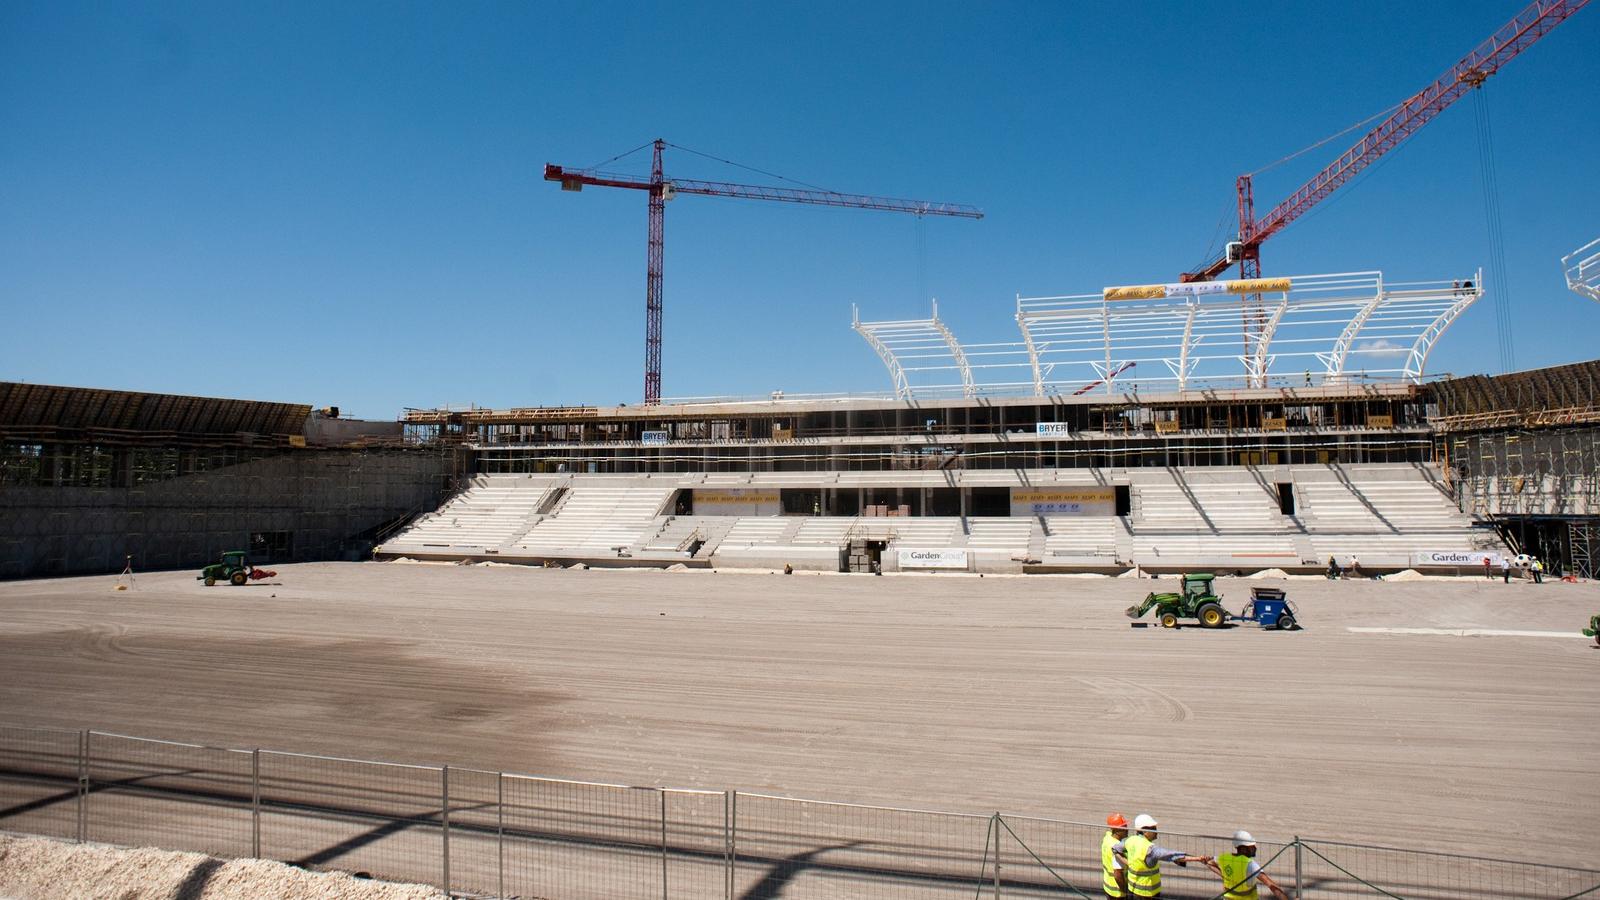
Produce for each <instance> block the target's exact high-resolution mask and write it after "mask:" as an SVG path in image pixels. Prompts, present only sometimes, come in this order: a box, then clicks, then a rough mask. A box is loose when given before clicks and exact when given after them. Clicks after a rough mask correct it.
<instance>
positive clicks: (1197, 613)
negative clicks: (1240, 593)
mask: <svg viewBox="0 0 1600 900" xmlns="http://www.w3.org/2000/svg"><path fill="white" fill-rule="evenodd" d="M1216 577H1217V576H1215V575H1213V574H1211V573H1210V572H1197V573H1190V574H1186V575H1184V576H1183V591H1182V593H1171V592H1167V593H1160V594H1157V593H1153V592H1152V593H1151V594H1150V595H1149V596H1147V597H1145V598H1144V602H1143V603H1139V604H1137V605H1135V606H1130V607H1128V610H1127V612H1128V618H1130V619H1137V618H1139V617H1141V616H1143V615H1144V614H1145V613H1147V612H1149V611H1150V610H1152V609H1153V610H1155V611H1156V621H1157V622H1160V623H1161V627H1163V628H1177V627H1178V620H1179V619H1199V620H1200V624H1201V625H1202V626H1204V627H1206V628H1220V627H1222V625H1223V623H1225V622H1227V621H1228V613H1227V610H1224V609H1223V608H1222V598H1221V597H1220V596H1218V595H1217V594H1215V593H1212V591H1211V581H1212V579H1214V578H1216Z"/></svg>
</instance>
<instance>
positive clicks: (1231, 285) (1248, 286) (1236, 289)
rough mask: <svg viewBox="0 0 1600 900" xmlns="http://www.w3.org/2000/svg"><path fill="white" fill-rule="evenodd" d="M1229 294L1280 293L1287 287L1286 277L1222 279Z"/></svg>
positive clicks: (1287, 280)
mask: <svg viewBox="0 0 1600 900" xmlns="http://www.w3.org/2000/svg"><path fill="white" fill-rule="evenodd" d="M1223 284H1225V285H1227V286H1228V293H1230V294H1281V293H1283V292H1284V291H1287V290H1288V289H1289V286H1290V285H1289V279H1287V278H1245V279H1241V280H1239V281H1224V282H1223Z"/></svg>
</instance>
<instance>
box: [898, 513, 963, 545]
mask: <svg viewBox="0 0 1600 900" xmlns="http://www.w3.org/2000/svg"><path fill="white" fill-rule="evenodd" d="M890 522H891V525H890V534H891V535H892V537H893V540H894V543H896V544H898V545H900V546H903V547H926V548H930V549H936V548H940V547H954V546H956V538H957V536H958V535H960V534H961V520H960V519H959V518H953V517H946V516H937V517H936V516H926V517H921V518H909V519H891V520H890ZM962 543H965V541H963V542H962Z"/></svg>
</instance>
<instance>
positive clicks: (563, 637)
mask: <svg viewBox="0 0 1600 900" xmlns="http://www.w3.org/2000/svg"><path fill="white" fill-rule="evenodd" d="M279 572H280V577H279V578H278V579H277V580H276V582H275V583H272V584H259V585H250V586H248V587H243V588H234V587H229V586H217V587H213V588H206V587H204V586H202V585H201V584H200V583H199V582H197V581H195V580H193V575H192V573H166V574H150V575H141V576H139V578H138V580H137V582H136V586H135V589H134V590H132V591H128V592H121V593H119V592H114V591H113V590H112V587H113V584H114V579H112V578H79V579H63V580H46V581H27V582H7V583H0V722H4V723H11V724H20V725H47V726H59V727H66V728H79V727H90V728H96V729H102V730H109V731H119V732H122V733H125V734H133V735H140V736H146V737H158V738H167V739H173V740H187V741H197V742H206V743H214V744H222V745H228V746H237V747H251V746H262V747H269V748H279V749H287V750H300V751H307V752H316V753H328V754H337V755H343V756H355V757H365V758H373V759H386V760H395V761H401V762H418V763H450V764H452V765H462V766H476V767H480V768H488V769H504V770H507V771H516V772H524V773H530V774H537V775H552V776H560V777H567V778H579V779H590V780H601V781H615V782H624V783H634V784H652V785H656V784H659V785H667V786H673V787H705V788H714V789H723V788H734V789H739V790H750V791H764V792H769V793H780V794H788V795H793V796H802V797H814V798H820V799H829V800H845V801H854V802H868V803H883V804H890V805H908V806H916V807H922V808H933V809H949V810H955V811H968V812H980V813H987V812H990V811H993V810H995V809H1002V810H1005V811H1007V812H1012V813H1019V814H1038V815H1047V816H1056V817H1060V818H1067V819H1074V820H1079V821H1092V820H1096V819H1099V818H1101V817H1103V816H1104V815H1105V813H1106V812H1107V811H1109V810H1112V809H1118V810H1123V811H1126V812H1128V813H1130V814H1131V813H1134V812H1142V811H1149V812H1153V813H1155V814H1156V815H1158V816H1159V817H1160V818H1161V821H1162V823H1163V825H1164V826H1165V828H1167V829H1169V830H1175V831H1204V832H1210V833H1217V832H1222V833H1227V832H1231V831H1232V830H1233V829H1234V828H1238V827H1248V828H1249V829H1250V830H1251V831H1252V832H1254V833H1255V834H1256V835H1257V836H1258V837H1262V838H1286V837H1288V836H1290V835H1292V834H1295V833H1300V834H1307V835H1317V836H1321V837H1327V838H1343V839H1352V840H1362V841H1373V842H1379V843H1389V844H1398V845H1413V846H1414V845H1416V844H1417V843H1418V842H1419V840H1420V842H1421V843H1424V844H1426V845H1428V846H1430V847H1434V848H1438V849H1456V850H1467V851H1482V852H1490V853H1494V854H1499V855H1508V856H1521V855H1522V850H1521V849H1519V848H1520V847H1522V846H1523V845H1524V844H1525V841H1526V839H1530V838H1535V837H1539V838H1541V839H1542V836H1545V835H1548V834H1549V833H1550V831H1551V828H1552V825H1553V824H1554V823H1562V825H1563V826H1564V827H1562V828H1561V829H1560V830H1561V833H1563V834H1564V835H1565V836H1566V837H1567V839H1569V840H1570V841H1571V842H1573V843H1575V844H1576V845H1578V846H1594V845H1596V844H1597V843H1600V804H1596V803H1595V802H1594V799H1593V773H1594V771H1595V769H1596V766H1597V764H1600V752H1597V750H1596V746H1597V740H1596V739H1597V738H1600V720H1597V718H1596V715H1595V710H1596V709H1597V708H1600V649H1597V648H1596V647H1595V646H1594V644H1593V642H1591V641H1586V640H1585V639H1583V638H1581V636H1579V635H1578V634H1577V630H1578V629H1579V628H1580V627H1581V626H1582V625H1583V624H1585V623H1586V622H1587V620H1588V617H1589V616H1590V615H1592V614H1594V613H1595V612H1600V587H1597V586H1594V585H1567V584H1546V585H1542V586H1534V585H1523V584H1513V585H1510V586H1506V585H1503V584H1501V583H1500V582H1499V581H1498V580H1497V581H1493V582H1488V581H1484V580H1481V579H1467V580H1462V581H1459V582H1455V581H1417V582H1409V583H1368V582H1341V583H1329V582H1325V581H1309V580H1296V581H1288V582H1252V581H1248V580H1233V579H1219V585H1220V590H1221V591H1222V592H1223V593H1224V594H1225V595H1226V598H1227V599H1226V605H1227V606H1228V607H1229V608H1231V609H1234V610H1235V611H1237V609H1238V608H1239V607H1240V606H1242V605H1243V603H1244V600H1245V599H1246V598H1247V597H1248V594H1249V586H1250V585H1251V584H1267V585H1277V586H1287V587H1288V589H1289V591H1290V597H1291V599H1292V600H1293V601H1294V602H1296V603H1297V604H1298V605H1299V607H1300V620H1301V622H1302V623H1303V624H1304V625H1305V626H1306V630H1304V631H1302V632H1298V633H1264V632H1261V631H1259V630H1258V629H1256V628H1255V627H1254V626H1246V627H1239V628H1232V629H1228V630H1226V631H1221V632H1207V631H1203V630H1201V629H1198V628H1191V629H1182V630H1180V631H1177V632H1166V631H1161V630H1159V629H1154V628H1151V629H1132V628H1129V627H1128V621H1127V619H1125V618H1124V617H1123V616H1122V615H1121V610H1122V608H1123V607H1125V606H1127V605H1128V604H1129V603H1131V602H1133V601H1135V600H1136V599H1138V598H1139V597H1142V596H1143V594H1144V593H1145V592H1146V591H1148V590H1151V589H1152V588H1153V587H1155V586H1156V585H1157V584H1161V583H1164V584H1166V585H1171V584H1173V581H1172V580H1171V579H1166V580H1164V581H1163V582H1151V581H1147V580H1146V581H1140V580H1133V579H1084V578H1067V577H1039V576H1034V577H988V578H982V579H979V578H974V577H966V576H955V577H952V576H898V577H897V576H885V577H881V578H872V577H867V576H820V575H796V576H793V577H784V576H780V575H756V574H729V573H726V572H722V573H705V572H677V573H669V572H657V571H646V572H638V571H602V570H593V571H544V570H537V569H522V568H504V567H453V566H430V565H407V564H378V563H367V564H339V563H333V564H315V565H296V566H283V567H280V568H279ZM1352 627H1355V628H1394V629H1412V628H1415V629H1448V630H1454V629H1490V630H1510V631H1518V632H1528V633H1529V634H1521V635H1481V636H1459V635H1456V634H1448V633H1447V634H1425V633H1369V632H1354V631H1351V630H1349V629H1350V628H1352ZM1555 632H1565V633H1567V634H1566V636H1562V635H1553V634H1543V633H1555ZM1419 835H1420V836H1421V837H1420V839H1419Z"/></svg>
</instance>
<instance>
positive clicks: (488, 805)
mask: <svg viewBox="0 0 1600 900" xmlns="http://www.w3.org/2000/svg"><path fill="white" fill-rule="evenodd" d="M448 775H449V787H450V816H449V831H450V838H449V842H448V843H447V845H446V847H447V849H448V850H449V853H450V886H451V887H452V888H454V889H455V890H458V891H465V892H467V893H469V894H474V895H477V896H485V897H488V896H493V897H503V896H506V893H505V889H504V888H503V887H502V881H501V877H500V873H501V866H500V848H501V844H500V821H501V820H500V773H499V772H483V771H479V770H477V769H458V768H456V767H454V766H451V767H450V769H449V770H448Z"/></svg>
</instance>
